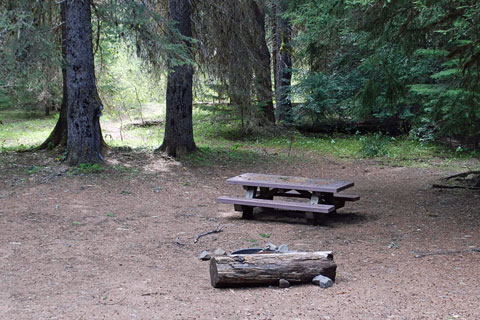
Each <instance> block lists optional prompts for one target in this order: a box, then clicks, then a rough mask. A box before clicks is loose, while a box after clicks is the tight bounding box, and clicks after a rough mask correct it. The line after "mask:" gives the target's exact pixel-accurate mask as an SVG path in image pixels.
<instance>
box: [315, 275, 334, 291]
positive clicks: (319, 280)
mask: <svg viewBox="0 0 480 320" xmlns="http://www.w3.org/2000/svg"><path fill="white" fill-rule="evenodd" d="M312 283H313V284H316V285H317V286H320V287H321V288H329V287H331V286H332V285H333V281H332V279H330V278H329V277H325V276H322V275H321V274H319V275H318V276H316V277H315V278H313V279H312Z"/></svg>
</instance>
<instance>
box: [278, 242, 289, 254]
mask: <svg viewBox="0 0 480 320" xmlns="http://www.w3.org/2000/svg"><path fill="white" fill-rule="evenodd" d="M277 251H278V252H280V253H286V252H288V251H290V250H289V249H288V246H287V245H286V244H281V245H279V246H278V249H277Z"/></svg>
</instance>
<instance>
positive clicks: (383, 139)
mask: <svg viewBox="0 0 480 320" xmlns="http://www.w3.org/2000/svg"><path fill="white" fill-rule="evenodd" d="M360 142H361V143H362V146H361V149H360V154H361V155H362V156H364V157H367V158H373V157H378V156H384V155H386V154H387V153H388V144H389V138H388V137H387V136H385V135H383V134H381V133H375V134H373V135H370V136H364V137H361V138H360Z"/></svg>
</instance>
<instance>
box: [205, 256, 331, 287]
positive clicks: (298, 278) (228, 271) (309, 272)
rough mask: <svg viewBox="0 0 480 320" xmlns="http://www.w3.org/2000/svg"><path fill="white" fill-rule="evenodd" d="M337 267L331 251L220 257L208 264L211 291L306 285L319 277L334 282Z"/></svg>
mask: <svg viewBox="0 0 480 320" xmlns="http://www.w3.org/2000/svg"><path fill="white" fill-rule="evenodd" d="M336 269H337V265H336V264H335V263H334V261H333V253H332V252H331V251H324V252H289V253H272V254H246V255H231V256H219V257H214V258H212V259H211V260H210V281H211V284H212V286H213V287H214V288H225V287H246V286H259V285H277V284H278V282H279V280H280V279H285V280H287V281H289V282H290V283H292V284H295V283H309V282H311V281H312V279H313V278H314V277H315V276H317V275H319V274H321V275H324V276H326V277H329V278H330V279H332V280H335V276H336Z"/></svg>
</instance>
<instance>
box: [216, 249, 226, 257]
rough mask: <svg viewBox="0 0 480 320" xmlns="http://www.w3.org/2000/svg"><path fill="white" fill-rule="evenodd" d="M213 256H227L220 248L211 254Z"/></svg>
mask: <svg viewBox="0 0 480 320" xmlns="http://www.w3.org/2000/svg"><path fill="white" fill-rule="evenodd" d="M213 255H214V256H225V255H227V252H226V251H225V250H223V249H222V248H217V249H216V250H215V251H214V252H213Z"/></svg>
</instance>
